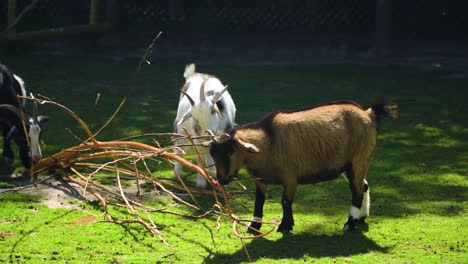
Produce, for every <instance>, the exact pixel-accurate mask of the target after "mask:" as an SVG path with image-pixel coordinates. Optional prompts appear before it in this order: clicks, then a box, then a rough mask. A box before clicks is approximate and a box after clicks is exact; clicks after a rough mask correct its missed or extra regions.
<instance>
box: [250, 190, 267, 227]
mask: <svg viewBox="0 0 468 264" xmlns="http://www.w3.org/2000/svg"><path fill="white" fill-rule="evenodd" d="M265 195H266V184H264V183H262V182H259V181H257V182H256V189H255V207H254V214H253V217H252V220H251V221H250V223H249V228H247V232H249V233H252V234H259V232H257V231H256V230H260V228H261V227H262V218H263V204H264V203H265Z"/></svg>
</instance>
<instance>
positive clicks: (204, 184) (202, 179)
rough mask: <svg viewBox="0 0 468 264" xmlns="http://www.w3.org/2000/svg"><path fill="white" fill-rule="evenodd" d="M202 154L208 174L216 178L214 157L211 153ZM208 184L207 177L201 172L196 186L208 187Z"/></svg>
mask: <svg viewBox="0 0 468 264" xmlns="http://www.w3.org/2000/svg"><path fill="white" fill-rule="evenodd" d="M202 156H203V162H204V164H205V167H206V172H207V173H208V176H210V177H212V178H214V179H216V172H215V169H214V168H212V167H211V166H212V165H213V164H214V161H213V158H212V157H211V155H210V154H209V153H206V154H203V155H202ZM213 171H214V172H213ZM207 186H208V182H207V181H206V179H205V177H203V175H201V174H200V173H199V174H198V175H197V182H196V183H195V187H197V188H206V187H207Z"/></svg>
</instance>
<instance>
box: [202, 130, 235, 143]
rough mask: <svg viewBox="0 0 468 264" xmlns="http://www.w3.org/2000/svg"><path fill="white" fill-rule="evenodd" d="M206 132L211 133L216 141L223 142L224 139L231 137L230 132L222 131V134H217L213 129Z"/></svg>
mask: <svg viewBox="0 0 468 264" xmlns="http://www.w3.org/2000/svg"><path fill="white" fill-rule="evenodd" d="M206 133H208V134H210V136H211V137H212V138H213V140H214V141H215V142H216V143H223V142H224V141H226V139H228V138H229V137H231V136H230V135H229V134H227V133H222V134H221V135H216V134H215V133H214V132H213V131H211V130H209V129H208V130H206Z"/></svg>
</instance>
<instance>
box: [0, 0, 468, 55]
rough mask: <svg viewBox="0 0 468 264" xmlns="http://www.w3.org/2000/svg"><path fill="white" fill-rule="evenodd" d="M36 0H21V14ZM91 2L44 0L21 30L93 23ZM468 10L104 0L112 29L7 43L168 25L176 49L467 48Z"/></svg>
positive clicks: (399, 3) (364, 0)
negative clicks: (91, 21) (91, 20)
mask: <svg viewBox="0 0 468 264" xmlns="http://www.w3.org/2000/svg"><path fill="white" fill-rule="evenodd" d="M31 2H32V1H29V0H18V1H17V14H18V13H20V12H21V10H23V9H24V8H25V7H26V6H28V5H29V4H30V3H31ZM7 5H8V1H6V0H5V1H1V2H0V14H1V15H0V30H4V29H5V28H6V27H7V24H8V22H7V15H6V14H7V9H8V7H7ZM90 6H91V1H89V0H81V1H64V0H39V1H38V2H37V4H36V5H35V6H34V7H33V8H32V9H31V10H30V11H29V12H28V13H27V14H26V15H25V16H24V17H23V18H22V19H21V20H20V21H19V22H18V23H17V24H16V28H15V30H16V32H20V33H21V32H30V31H37V30H44V29H50V28H60V27H64V28H65V31H66V28H67V27H70V26H77V25H87V24H89V19H90V18H89V17H90ZM467 12H468V2H467V1H461V0H460V1H457V0H451V1H444V0H412V1H405V0H255V1H247V0H237V1H230V0H198V1H190V0H137V1H123V0H100V1H98V13H97V24H110V25H111V28H110V30H105V31H102V32H99V33H89V32H85V33H83V32H78V33H76V34H70V35H67V36H66V37H63V36H57V35H54V36H52V37H50V36H49V37H42V38H38V37H37V36H36V37H31V38H30V37H25V38H22V39H20V40H15V41H8V46H9V47H12V46H13V47H18V46H21V47H24V45H29V46H35V47H42V48H44V47H47V45H45V44H44V43H46V42H50V41H55V43H56V45H55V46H53V47H54V48H57V41H61V42H64V41H68V42H66V44H65V45H63V46H66V47H71V46H75V47H76V46H85V47H86V48H90V47H94V48H103V47H104V48H109V47H112V48H120V47H140V48H144V47H146V46H147V45H149V43H150V41H151V39H152V38H153V37H154V35H155V34H157V33H158V32H159V31H162V32H163V37H161V39H160V40H158V41H159V42H158V45H160V46H161V47H162V48H164V47H166V48H168V49H169V48H170V49H172V50H174V49H182V50H183V49H184V48H188V47H191V48H195V49H197V48H200V49H204V48H208V49H217V48H218V49H219V48H221V47H222V48H223V49H226V48H240V49H246V50H251V49H255V50H262V49H275V48H279V49H285V50H291V49H299V52H304V50H303V49H308V50H309V52H310V50H311V49H315V50H314V53H315V54H319V55H325V56H335V57H336V56H348V55H353V54H365V55H366V56H374V55H375V56H388V55H392V54H400V55H402V54H403V55H404V54H406V53H408V54H413V55H414V54H423V55H424V54H428V53H430V54H444V55H446V54H453V55H460V54H463V55H466V47H467V44H468V14H467ZM10 33H11V32H10ZM3 35H5V33H4V34H3ZM71 36H73V38H70V37H71ZM70 39H71V40H72V41H70ZM39 40H40V41H39ZM1 42H2V39H0V44H1ZM5 43H6V41H3V44H5ZM223 52H225V50H224V51H223Z"/></svg>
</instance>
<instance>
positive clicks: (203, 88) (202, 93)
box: [200, 78, 208, 102]
mask: <svg viewBox="0 0 468 264" xmlns="http://www.w3.org/2000/svg"><path fill="white" fill-rule="evenodd" d="M206 81H208V78H205V79H203V82H202V84H201V87H200V102H203V101H205V99H206V97H205V83H206Z"/></svg>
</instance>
